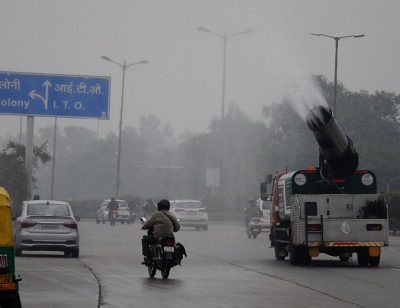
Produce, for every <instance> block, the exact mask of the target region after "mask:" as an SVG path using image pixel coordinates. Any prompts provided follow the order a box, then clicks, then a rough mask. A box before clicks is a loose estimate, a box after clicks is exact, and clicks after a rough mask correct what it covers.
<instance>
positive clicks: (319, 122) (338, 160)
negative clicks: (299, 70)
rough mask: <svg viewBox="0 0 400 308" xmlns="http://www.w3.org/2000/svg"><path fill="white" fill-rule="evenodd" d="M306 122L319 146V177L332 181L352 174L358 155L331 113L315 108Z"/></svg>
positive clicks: (328, 110)
mask: <svg viewBox="0 0 400 308" xmlns="http://www.w3.org/2000/svg"><path fill="white" fill-rule="evenodd" d="M306 122H307V126H308V128H309V129H311V130H312V131H313V134H314V137H315V139H316V140H317V142H318V145H319V153H320V158H319V167H320V169H321V176H322V177H323V178H324V179H327V180H333V179H335V178H338V177H339V178H341V177H345V176H347V175H351V174H353V173H354V171H356V169H357V167H358V154H357V152H356V150H355V149H354V148H353V142H352V141H351V139H350V138H349V137H348V136H346V135H345V134H344V133H343V131H342V129H341V128H340V126H339V125H338V124H337V122H336V120H335V118H334V117H333V114H332V111H331V110H330V109H327V108H325V107H323V106H318V107H315V108H313V109H311V110H310V111H309V113H308V115H307V120H306Z"/></svg>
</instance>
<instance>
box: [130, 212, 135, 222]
mask: <svg viewBox="0 0 400 308" xmlns="http://www.w3.org/2000/svg"><path fill="white" fill-rule="evenodd" d="M130 212H131V217H130V219H131V223H132V224H133V223H134V222H135V220H136V213H135V210H130Z"/></svg>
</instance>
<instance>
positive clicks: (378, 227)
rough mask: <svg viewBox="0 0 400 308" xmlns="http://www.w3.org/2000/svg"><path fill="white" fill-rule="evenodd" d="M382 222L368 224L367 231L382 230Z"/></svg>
mask: <svg viewBox="0 0 400 308" xmlns="http://www.w3.org/2000/svg"><path fill="white" fill-rule="evenodd" d="M381 230H382V225H381V224H367V231H381Z"/></svg>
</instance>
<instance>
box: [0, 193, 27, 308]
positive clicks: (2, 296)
mask: <svg viewBox="0 0 400 308" xmlns="http://www.w3.org/2000/svg"><path fill="white" fill-rule="evenodd" d="M21 280H22V279H21V276H19V275H18V274H17V273H15V256H14V240H13V231H12V214H11V204H10V196H9V194H8V192H7V190H5V189H4V188H3V187H0V307H2V308H3V307H16V308H18V307H21V300H20V297H19V287H18V282H19V281H21Z"/></svg>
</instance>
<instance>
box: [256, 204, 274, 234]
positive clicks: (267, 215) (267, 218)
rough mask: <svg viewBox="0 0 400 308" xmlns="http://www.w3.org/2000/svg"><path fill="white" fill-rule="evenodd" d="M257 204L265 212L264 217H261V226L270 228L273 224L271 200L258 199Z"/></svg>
mask: <svg viewBox="0 0 400 308" xmlns="http://www.w3.org/2000/svg"><path fill="white" fill-rule="evenodd" d="M256 206H258V207H259V208H260V209H261V210H262V212H263V217H261V228H262V229H269V228H270V226H271V223H270V210H271V201H269V200H265V201H263V200H261V199H258V200H257V201H256Z"/></svg>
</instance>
